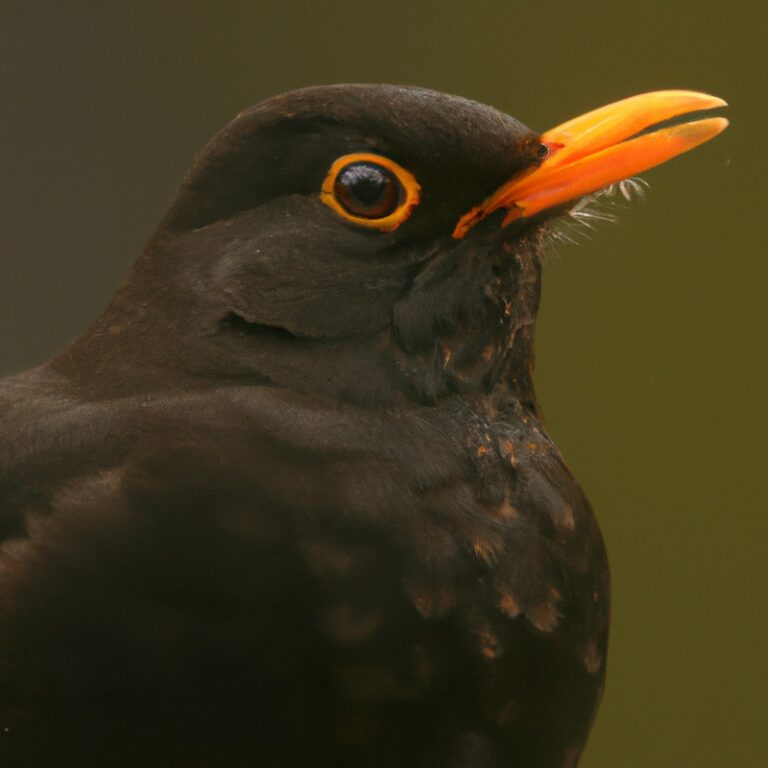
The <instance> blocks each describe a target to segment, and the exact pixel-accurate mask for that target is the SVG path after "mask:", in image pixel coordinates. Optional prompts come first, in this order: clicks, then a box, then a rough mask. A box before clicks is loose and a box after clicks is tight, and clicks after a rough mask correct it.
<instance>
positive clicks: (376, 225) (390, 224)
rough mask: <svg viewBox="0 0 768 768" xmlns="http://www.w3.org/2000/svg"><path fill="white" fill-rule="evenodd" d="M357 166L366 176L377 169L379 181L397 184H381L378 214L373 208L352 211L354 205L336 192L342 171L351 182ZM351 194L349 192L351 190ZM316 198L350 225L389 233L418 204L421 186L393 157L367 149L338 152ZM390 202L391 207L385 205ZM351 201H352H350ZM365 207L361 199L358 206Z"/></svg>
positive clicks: (341, 177) (357, 169) (342, 175)
mask: <svg viewBox="0 0 768 768" xmlns="http://www.w3.org/2000/svg"><path fill="white" fill-rule="evenodd" d="M360 169H362V171H363V172H364V173H367V174H368V176H369V177H370V176H375V173H376V170H378V171H379V172H380V180H381V182H382V184H386V182H388V181H390V180H392V181H393V182H395V183H396V184H397V188H396V189H395V188H390V187H387V188H386V189H384V188H383V187H382V194H384V195H385V197H384V198H383V205H384V206H385V207H384V208H383V209H382V210H381V214H382V215H379V212H378V211H377V210H376V209H375V207H374V208H372V210H371V213H369V214H368V215H361V214H360V211H355V210H353V207H354V205H350V200H349V199H347V201H346V204H345V203H344V202H342V200H341V199H340V197H339V193H340V192H342V189H341V188H340V184H343V183H344V176H345V174H346V175H347V176H348V177H349V179H350V181H354V180H355V179H356V178H358V177H359V176H360V173H359V171H360ZM364 181H367V179H365V180H364ZM351 194H352V195H353V194H354V192H351ZM320 199H321V200H322V201H323V203H325V204H326V205H327V206H328V207H329V208H332V209H333V210H334V211H335V212H336V213H337V214H338V215H339V216H341V217H342V218H343V219H346V220H347V221H351V222H352V223H353V224H358V225H360V226H362V227H368V228H370V229H377V230H379V231H380V232H391V231H392V230H394V229H397V228H398V227H399V226H400V225H401V224H402V223H403V222H404V221H405V220H406V219H407V218H408V217H409V216H410V215H411V212H412V211H413V209H414V208H415V207H416V206H417V205H418V203H419V200H420V199H421V187H420V185H419V183H418V182H417V181H416V178H415V176H414V175H413V174H412V173H410V172H409V171H406V170H405V168H403V167H402V166H400V165H398V164H397V163H396V162H395V161H394V160H390V159H389V158H388V157H383V156H382V155H376V154H373V153H370V152H353V153H352V154H349V155H342V156H341V157H339V158H337V159H336V160H334V161H333V164H332V165H331V168H330V170H329V171H328V174H327V176H326V177H325V180H324V181H323V186H322V187H321V189H320ZM390 202H391V203H392V206H390V205H389V203H390ZM352 203H353V204H354V200H352ZM365 206H366V201H361V203H360V209H361V210H362V209H363V208H364V207H365ZM390 207H391V210H390Z"/></svg>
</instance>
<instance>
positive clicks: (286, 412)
mask: <svg viewBox="0 0 768 768" xmlns="http://www.w3.org/2000/svg"><path fill="white" fill-rule="evenodd" d="M351 152H376V153H378V154H380V155H382V156H384V157H387V158H392V159H393V160H394V161H396V162H397V163H398V164H399V165H400V166H402V167H403V168H407V169H408V170H409V171H410V172H411V173H413V174H414V176H415V177H416V178H417V179H418V182H419V184H420V186H421V200H420V202H419V204H418V205H417V206H416V208H415V209H414V210H413V212H412V214H411V215H410V217H408V219H407V220H406V221H404V222H403V223H402V225H401V226H399V227H397V228H396V229H393V230H392V231H385V232H382V231H377V230H374V229H370V228H365V227H359V226H356V225H354V224H350V223H349V222H348V221H345V220H344V219H343V217H341V216H339V215H338V214H337V213H336V212H335V211H334V210H332V209H331V208H329V207H328V206H327V205H324V204H323V202H322V201H321V200H320V198H319V195H318V191H319V190H320V187H321V185H322V183H323V179H324V178H325V176H326V174H327V172H328V168H329V167H330V166H331V164H332V163H333V161H334V160H335V159H336V158H337V157H339V156H343V155H345V154H346V153H351ZM540 160H541V143H540V139H539V135H538V134H537V133H535V132H533V131H531V130H529V129H528V128H526V127H525V126H523V125H521V124H520V123H518V122H517V121H515V120H514V119H512V118H509V117H507V116H505V115H502V114H500V113H499V112H496V111H495V110H493V109H491V108H488V107H484V106H482V105H479V104H476V103H473V102H470V101H466V100H463V99H459V98H457V97H452V96H446V95H443V94H439V93H435V92H431V91H427V90H421V89H415V88H399V87H393V86H337V87H322V88H314V89H307V90H303V91H298V92H295V93H292V94H288V95H285V96H281V97H277V98H274V99H272V100H269V101H267V102H265V103H263V104H261V105H259V106H257V107H254V108H252V109H249V110H247V111H245V112H243V113H242V114H241V115H239V116H238V117H237V118H236V119H235V120H234V121H233V122H232V123H231V124H230V125H229V126H227V127H226V128H225V129H224V130H223V131H222V132H221V133H220V134H219V135H218V136H217V137H215V138H214V139H213V141H212V142H211V143H210V144H209V145H208V146H207V147H206V148H205V149H204V150H203V152H202V154H201V155H200V156H199V157H198V159H197V161H196V163H195V165H194V167H193V169H192V171H191V172H190V174H189V175H188V176H187V178H186V179H185V180H184V182H183V184H182V187H181V190H180V192H179V194H178V196H177V198H176V200H175V202H174V203H173V205H172V206H171V208H170V210H169V212H168V213H167V215H166V216H165V218H164V219H163V220H162V222H161V224H160V226H159V227H158V229H157V231H156V232H155V234H154V235H153V237H152V238H151V240H150V241H149V244H148V245H147V247H146V250H145V252H144V253H143V255H142V256H141V257H140V259H139V260H138V262H137V264H136V266H135V267H134V269H133V270H132V271H131V273H130V274H129V276H128V278H127V280H126V282H125V284H124V285H123V286H122V288H121V289H120V291H119V292H118V294H117V296H116V297H115V299H114V300H113V302H112V303H111V305H110V306H109V308H108V309H107V310H106V311H105V313H104V314H103V315H102V317H101V318H100V319H99V320H98V321H97V322H96V323H95V325H94V326H93V327H92V328H91V329H90V330H89V331H88V332H87V333H85V334H84V335H83V336H82V337H81V338H80V339H78V340H77V341H75V342H74V343H73V344H72V345H71V346H70V347H69V348H68V349H66V350H64V351H63V352H62V353H61V354H59V355H58V356H57V357H55V358H54V359H53V360H51V361H50V362H49V363H47V364H46V365H44V366H42V367H40V368H37V369H35V370H32V371H29V372H26V373H23V374H20V375H17V376H14V377H11V378H9V379H6V380H5V381H3V382H2V384H0V420H1V421H0V423H1V424H2V427H0V429H1V430H2V446H1V448H0V450H1V451H2V453H1V455H0V531H1V533H2V536H3V542H4V543H3V545H2V551H1V554H0V728H2V730H3V733H2V734H0V755H2V757H3V762H2V764H3V765H4V766H33V765H34V766H37V765H41V766H57V767H63V766H75V765H77V766H79V767H80V768H83V767H84V766H89V765H93V766H96V765H98V766H104V765H109V766H155V765H158V766H159V765H163V766H185V767H186V768H194V767H195V766H213V765H220V766H227V768H235V767H236V766H246V765H247V766H260V767H261V766H263V767H264V768H292V767H293V766H297V767H298V766H334V768H344V767H345V766H350V767H351V766H367V768H379V767H381V768H384V767H392V768H394V766H412V767H413V768H418V767H423V768H428V767H429V768H431V767H432V766H434V767H435V768H437V767H438V766H440V767H441V768H442V767H446V768H447V767H448V766H455V767H456V768H459V767H462V768H464V767H466V768H492V767H493V768H495V767H496V766H513V767H515V768H523V767H525V768H555V766H557V767H558V768H567V767H568V766H575V765H576V763H577V761H578V757H579V754H580V752H581V750H582V747H583V745H584V742H585V740H586V737H587V733H588V731H589V728H590V724H591V722H592V719H593V717H594V714H595V710H596V707H597V704H598V701H599V699H600V694H601V691H602V687H603V680H604V673H605V657H606V643H607V636H608V611H609V608H608V605H609V583H608V581H609V579H608V567H607V563H606V556H605V552H604V549H603V544H602V541H601V537H600V533H599V531H598V528H597V526H596V523H595V520H594V518H593V514H592V511H591V509H590V506H589V503H588V502H587V500H586V498H585V497H584V494H583V493H582V491H581V489H580V488H579V486H578V484H577V482H576V481H575V480H574V478H573V477H572V475H571V473H570V471H569V470H568V468H567V466H566V465H565V463H564V462H563V459H562V458H561V456H560V454H559V453H558V451H557V448H556V447H555V446H554V445H553V443H552V441H551V440H550V438H549V437H548V436H547V434H546V432H545V430H544V427H543V426H542V422H541V418H540V414H539V409H538V406H537V404H536V398H535V395H534V390H533V386H532V383H531V367H532V359H533V353H532V342H533V329H534V320H535V316H536V311H537V307H538V302H539V291H540V277H541V251H542V247H543V243H544V241H545V239H546V229H547V226H548V215H545V216H539V217H534V218H533V219H531V220H530V221H529V220H527V219H524V220H522V221H520V222H515V223H514V224H512V225H511V226H508V227H504V228H502V227H501V226H500V221H501V218H503V214H502V213H501V212H498V213H493V214H491V215H489V216H488V217H487V218H486V219H485V220H483V221H481V222H480V223H478V224H477V225H476V226H474V227H473V228H472V229H471V230H470V231H469V232H468V233H467V235H466V236H465V237H461V238H457V237H452V232H453V229H454V226H455V225H456V222H457V221H458V220H459V219H460V218H461V216H462V215H464V214H465V213H466V212H467V211H469V210H470V209H471V208H472V206H474V205H476V204H478V203H479V202H480V201H482V200H483V199H485V198H487V197H488V195H490V194H491V193H492V192H493V191H494V190H495V189H496V188H497V187H499V185H500V184H502V183H503V182H504V181H505V180H507V179H509V178H511V177H514V176H516V175H519V174H522V173H524V172H526V170H528V169H531V168H534V167H536V166H537V165H538V163H539V162H540Z"/></svg>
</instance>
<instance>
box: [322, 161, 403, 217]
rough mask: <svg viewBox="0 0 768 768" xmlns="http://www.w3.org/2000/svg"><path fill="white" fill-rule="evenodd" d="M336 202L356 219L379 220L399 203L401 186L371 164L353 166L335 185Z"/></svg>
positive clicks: (338, 177)
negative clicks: (361, 217)
mask: <svg viewBox="0 0 768 768" xmlns="http://www.w3.org/2000/svg"><path fill="white" fill-rule="evenodd" d="M333 186H334V193H335V194H336V199H337V200H338V201H339V202H340V203H341V204H342V205H343V206H344V208H346V209H347V210H348V211H349V212H350V213H352V214H354V215H356V216H364V217H366V218H371V219H378V218H383V217H384V216H388V215H389V214H390V213H392V212H393V211H394V210H395V209H396V208H397V206H398V205H399V204H400V195H401V189H400V183H399V182H398V180H397V179H396V178H395V176H394V175H393V174H392V173H390V172H389V171H388V170H387V169H386V168H383V167H381V166H379V165H375V164H373V163H352V164H351V165H348V166H347V167H346V168H344V169H342V171H341V172H340V173H339V175H338V176H337V177H336V181H335V183H334V185H333Z"/></svg>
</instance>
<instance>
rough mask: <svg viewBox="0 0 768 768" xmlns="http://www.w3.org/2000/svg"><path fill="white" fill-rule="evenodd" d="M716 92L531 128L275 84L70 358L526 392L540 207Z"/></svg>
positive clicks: (409, 389)
mask: <svg viewBox="0 0 768 768" xmlns="http://www.w3.org/2000/svg"><path fill="white" fill-rule="evenodd" d="M723 104H724V102H722V101H721V100H719V99H716V98H714V97H710V96H705V95H702V94H696V93H691V92H685V91H666V92H658V93H654V94H645V95H643V96H639V97H634V98H633V99H628V100H625V101H624V102H619V103H617V104H613V105H610V106H608V107H604V108H602V109H600V110H596V111H594V112H591V113H588V114H586V115H583V116H582V117H579V118H576V119H575V120H571V121H569V122H567V123H565V124H563V125H561V126H559V127H558V128H556V129H554V130H552V131H548V132H546V133H544V134H540V133H538V132H536V131H533V130H531V129H530V128H527V127H526V126H524V125H523V124H521V123H520V122H518V121H517V120H515V119H514V118H512V117H509V116H507V115H505V114H502V113H501V112H498V111H496V110H494V109H492V108H490V107H487V106H484V105H481V104H478V103H475V102H472V101H468V100H466V99H463V98H459V97H455V96H449V95H446V94H442V93H438V92H434V91H430V90H425V89H420V88H406V87H396V86H388V85H342V86H325V87H315V88H309V89H304V90H300V91H296V92H292V93H288V94H285V95H282V96H278V97H276V98H273V99H270V100H268V101H266V102H263V103H262V104H260V105H257V106H255V107H253V108H251V109H248V110H246V111H245V112H243V113H242V114H240V115H239V116H238V117H236V118H235V119H234V120H233V121H232V122H231V123H230V124H229V125H228V126H226V127H225V128H224V129H223V130H222V131H221V132H220V133H219V134H218V135H217V136H216V137H214V139H213V140H212V141H211V142H210V143H209V144H208V146H207V147H205V148H204V149H203V151H202V152H201V154H200V155H199V156H198V158H197V160H196V163H195V165H194V166H193V168H192V170H191V171H190V173H189V174H188V176H187V177H186V179H185V180H184V182H183V184H182V186H181V189H180V191H179V193H178V195H177V197H176V200H175V201H174V203H173V204H172V206H171V208H170V210H169V211H168V213H167V214H166V216H165V217H164V219H163V220H162V222H161V224H160V226H159V228H158V230H157V231H156V233H155V235H154V236H153V237H152V239H151V240H150V242H149V244H148V246H147V248H146V250H145V252H144V254H143V255H142V257H141V258H140V259H139V261H138V263H137V264H136V266H135V268H134V270H133V271H132V273H131V274H130V276H129V278H128V280H127V282H126V283H125V285H124V286H123V288H122V289H121V291H120V292H119V293H118V296H117V297H116V299H115V300H114V302H113V304H112V305H111V307H110V308H109V309H108V310H107V312H106V313H105V315H104V316H103V317H102V319H101V320H100V321H99V323H97V326H96V328H95V329H94V330H93V331H92V332H91V333H90V334H88V335H87V336H86V337H85V338H86V341H85V342H82V343H79V344H78V343H76V344H75V345H74V346H73V348H72V349H71V350H70V351H69V352H68V353H67V355H68V356H69V358H70V359H71V357H72V356H76V357H78V358H80V360H79V362H78V365H79V366H82V357H83V355H84V354H87V355H90V356H91V357H93V356H94V355H95V356H96V357H97V358H99V361H100V363H99V366H98V367H99V370H100V371H102V372H103V371H110V370H111V371H115V370H117V369H119V370H120V371H121V373H120V378H121V380H123V381H125V380H127V379H128V378H130V377H131V376H132V375H135V372H136V371H137V370H141V372H142V374H141V375H142V376H143V377H144V380H145V381H150V380H151V379H152V372H153V371H157V372H160V371H163V372H164V373H163V376H164V377H165V379H166V380H167V378H168V376H167V374H168V370H169V368H170V369H172V370H173V371H175V372H176V373H178V374H179V375H182V374H183V375H185V376H191V377H203V378H204V377H207V376H214V375H215V376H219V377H231V378H233V379H238V380H240V379H243V378H246V379H251V380H256V381H263V382H268V383H272V384H276V385H278V386H286V387H291V388H295V389H307V390H311V391H323V392H327V393H329V394H333V395H341V396H344V397H348V398H350V399H353V400H358V401H377V402H380V401H392V400H397V399H398V398H400V397H407V398H410V399H415V400H417V401H419V402H425V403H430V402H434V401H435V400H437V399H439V398H440V397H442V396H444V395H445V394H447V393H450V392H460V393H467V392H475V391H476V392H484V393H488V392H489V391H493V390H494V389H495V388H502V389H504V390H508V391H512V392H513V393H514V394H515V396H516V397H518V398H519V399H520V400H521V401H522V402H524V403H527V404H529V405H530V407H532V408H535V400H534V397H533V390H532V385H531V382H530V369H531V363H532V339H533V326H534V320H535V316H536V311H537V307H538V302H539V291H540V268H541V267H540V256H541V251H542V247H543V243H544V242H545V241H546V232H547V227H548V226H549V225H550V222H551V221H552V219H553V218H555V217H556V216H558V215H562V214H563V213H567V211H568V210H569V209H572V208H573V206H574V205H576V204H578V201H579V200H581V199H583V198H584V196H585V195H589V194H591V193H593V192H595V191H596V190H599V189H601V188H604V187H606V186H607V185H609V184H611V183H612V182H616V181H619V180H621V179H624V178H627V177H629V176H632V175H634V174H636V173H639V172H641V171H643V170H645V169H647V168H649V167H651V166H653V165H657V164H658V163H660V162H664V161H665V160H667V159H669V158H670V157H672V156H674V155H676V154H679V153H680V152H683V151H685V150H687V149H690V148H692V147H694V146H696V145H697V144H699V143H702V142H703V141H706V140H707V139H709V138H711V137H712V136H714V135H715V134H717V133H719V132H720V131H721V130H722V129H723V128H724V127H725V125H726V121H725V120H724V119H723V118H718V117H714V118H712V117H710V118H707V119H694V118H700V117H701V115H700V114H699V113H700V112H701V111H703V110H709V109H712V108H716V107H719V106H722V105H723ZM67 355H65V356H64V358H62V360H66V359H67ZM131 372H134V373H131ZM163 376H160V377H158V378H159V379H162V378H163Z"/></svg>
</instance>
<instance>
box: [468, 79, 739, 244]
mask: <svg viewBox="0 0 768 768" xmlns="http://www.w3.org/2000/svg"><path fill="white" fill-rule="evenodd" d="M724 106H726V103H725V102H724V101H723V100H722V99H718V98H717V97H716V96H708V95H707V94H704V93H695V92H694V91H654V92H652V93H644V94H641V95H639V96H632V97H631V98H629V99H624V100H623V101H617V102H615V103H614V104H609V105H608V106H605V107H601V108H600V109H596V110H594V111H592V112H587V114H585V115H581V117H576V118H574V119H573V120H569V121H568V122H567V123H563V124H562V125H560V126H558V127H557V128H553V129H552V130H551V131H547V132H546V133H544V134H543V135H542V136H541V143H542V144H543V145H544V146H545V147H546V148H547V150H548V155H547V157H546V159H545V160H544V161H543V162H542V163H541V164H540V165H539V166H538V167H535V168H533V169H532V170H529V171H526V172H525V173H523V174H522V175H520V176H516V177H515V178H514V179H511V180H510V181H508V182H506V183H505V184H502V186H501V187H499V189H497V190H496V192H494V194H493V195H491V197H489V198H488V199H487V200H485V201H484V202H483V203H482V204H481V205H479V206H477V207H475V208H473V209H472V210H471V211H470V212H469V213H467V214H466V215H465V216H462V218H461V219H460V220H459V223H458V224H457V225H456V229H455V230H454V233H453V236H454V237H455V238H461V237H464V235H465V234H466V233H467V232H468V231H469V229H470V228H471V227H473V226H474V225H475V224H476V223H477V222H478V221H480V220H481V219H484V218H485V217H486V216H488V215H489V214H491V213H493V212H494V211H497V210H499V209H502V208H503V209H507V211H508V213H507V215H506V217H505V218H504V221H503V222H502V226H506V225H507V224H509V223H510V222H512V221H515V220H516V219H520V218H523V217H531V216H534V215H535V214H537V213H540V212H541V211H545V210H547V209H549V208H553V207H555V206H559V205H562V204H564V203H567V202H569V201H571V200H577V199H578V198H580V197H583V196H584V195H588V194H591V193H592V192H596V191H597V190H599V189H602V188H603V187H607V186H608V185H609V184H613V183H614V182H616V181H621V180H622V179H626V178H628V177H630V176H634V175H635V174H637V173H642V172H643V171H647V170H648V169H649V168H653V167H654V166H656V165H661V163H665V162H666V161H667V160H670V159H671V158H673V157H675V155H679V154H681V153H683V152H687V151H688V150H689V149H693V148H694V147H697V146H698V145H699V144H703V143H704V142H705V141H709V140H710V139H711V138H714V137H715V136H717V134H718V133H720V132H721V131H723V130H725V128H726V126H727V125H728V121H727V120H726V119H725V118H724V117H709V118H705V119H699V118H701V117H702V116H701V114H700V113H701V112H702V111H704V110H709V109H716V108H718V107H724ZM686 116H690V118H691V120H690V121H689V122H685V117H686ZM672 121H674V124H671V123H672ZM661 124H666V125H661ZM655 126H658V128H655Z"/></svg>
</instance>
